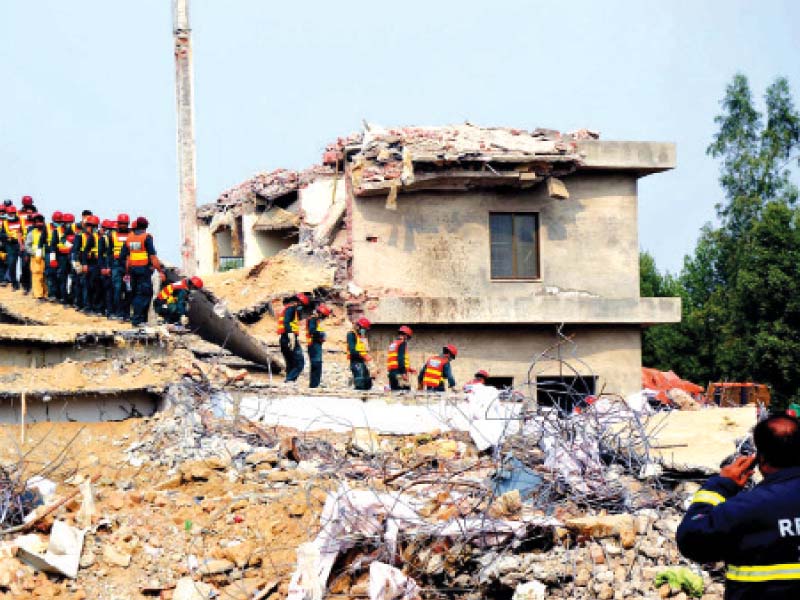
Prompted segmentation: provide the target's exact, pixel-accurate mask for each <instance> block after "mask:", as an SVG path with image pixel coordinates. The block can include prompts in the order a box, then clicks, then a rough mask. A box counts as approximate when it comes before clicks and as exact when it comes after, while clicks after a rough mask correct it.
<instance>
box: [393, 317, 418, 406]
mask: <svg viewBox="0 0 800 600" xmlns="http://www.w3.org/2000/svg"><path fill="white" fill-rule="evenodd" d="M413 335H414V332H413V331H411V328H410V327H408V326H407V325H403V326H402V327H400V329H398V330H397V339H396V340H394V341H393V342H392V343H391V344H389V350H388V351H387V353H386V372H387V374H388V377H389V387H390V389H392V390H395V391H397V390H401V391H406V390H410V389H411V382H410V381H409V375H410V374H412V373H415V371H414V369H412V368H411V367H410V366H409V365H410V363H409V358H408V342H409V340H410V339H411V338H412V337H413Z"/></svg>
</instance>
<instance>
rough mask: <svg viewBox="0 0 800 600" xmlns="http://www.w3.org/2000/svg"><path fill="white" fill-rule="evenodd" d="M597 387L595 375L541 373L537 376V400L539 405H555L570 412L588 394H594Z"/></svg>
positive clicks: (565, 411) (567, 412)
mask: <svg viewBox="0 0 800 600" xmlns="http://www.w3.org/2000/svg"><path fill="white" fill-rule="evenodd" d="M596 389H597V377H595V376H568V377H564V376H563V375H539V376H538V377H537V378H536V402H537V403H538V404H539V406H554V407H557V408H559V409H560V410H562V411H563V412H564V413H566V414H569V413H571V412H572V409H573V408H575V406H576V405H578V404H580V403H581V402H582V401H583V400H585V399H586V396H593V395H594V394H595V390H596Z"/></svg>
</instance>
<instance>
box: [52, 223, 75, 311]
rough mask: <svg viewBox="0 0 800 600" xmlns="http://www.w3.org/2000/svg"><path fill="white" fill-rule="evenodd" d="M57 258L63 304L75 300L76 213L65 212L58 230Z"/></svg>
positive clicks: (59, 288) (59, 290) (60, 297)
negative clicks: (74, 254) (73, 257)
mask: <svg viewBox="0 0 800 600" xmlns="http://www.w3.org/2000/svg"><path fill="white" fill-rule="evenodd" d="M57 237H58V241H57V242H56V260H57V261H58V299H59V300H60V301H61V303H62V304H71V303H72V301H73V291H74V290H73V287H74V285H73V281H72V280H73V279H74V271H73V269H72V248H73V246H74V245H75V215H73V214H72V213H64V214H63V215H62V216H61V227H59V229H58V231H57Z"/></svg>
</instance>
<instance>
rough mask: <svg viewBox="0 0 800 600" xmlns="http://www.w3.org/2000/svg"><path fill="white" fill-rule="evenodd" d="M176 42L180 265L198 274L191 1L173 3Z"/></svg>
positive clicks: (173, 0)
mask: <svg viewBox="0 0 800 600" xmlns="http://www.w3.org/2000/svg"><path fill="white" fill-rule="evenodd" d="M172 13H173V20H172V33H173V36H174V39H175V99H176V105H177V124H178V135H177V141H178V181H179V186H180V213H179V214H180V236H181V262H182V267H183V271H184V273H186V274H187V275H194V274H195V273H196V272H197V258H196V249H197V225H196V222H197V184H196V177H197V172H196V166H195V140H194V89H193V81H192V76H193V75H192V37H191V36H192V30H191V29H190V27H189V0H172Z"/></svg>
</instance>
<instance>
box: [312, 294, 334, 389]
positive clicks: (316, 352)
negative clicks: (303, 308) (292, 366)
mask: <svg viewBox="0 0 800 600" xmlns="http://www.w3.org/2000/svg"><path fill="white" fill-rule="evenodd" d="M330 314H331V309H330V308H328V307H327V306H326V305H324V304H320V305H319V306H317V308H316V310H315V311H314V312H313V313H312V315H311V316H310V317H308V319H306V343H307V344H308V362H310V363H311V372H310V373H309V383H308V387H310V388H316V387H319V384H320V383H321V381H322V344H323V343H324V342H325V338H326V336H325V327H324V326H323V324H322V321H323V320H325V319H327V318H328V317H329V316H330Z"/></svg>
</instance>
